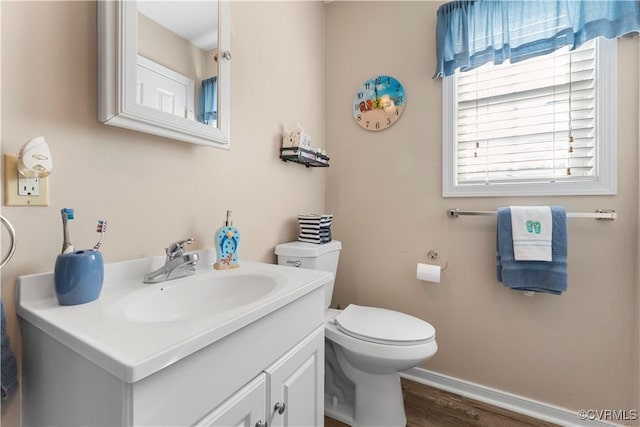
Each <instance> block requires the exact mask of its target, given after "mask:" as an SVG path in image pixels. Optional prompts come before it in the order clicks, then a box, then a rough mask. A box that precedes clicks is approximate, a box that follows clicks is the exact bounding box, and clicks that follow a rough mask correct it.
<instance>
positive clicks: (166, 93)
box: [98, 0, 231, 149]
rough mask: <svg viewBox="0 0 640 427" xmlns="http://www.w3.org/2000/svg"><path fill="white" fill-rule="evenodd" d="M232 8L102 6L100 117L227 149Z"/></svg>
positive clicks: (167, 0) (171, 1) (178, 3)
mask: <svg viewBox="0 0 640 427" xmlns="http://www.w3.org/2000/svg"><path fill="white" fill-rule="evenodd" d="M229 24H230V22H229V2H228V1H218V0H197V1H185V0H161V1H153V0H144V1H139V2H138V1H132V0H117V1H100V2H98V86H99V87H98V97H99V104H98V119H99V120H100V121H101V122H103V123H105V124H108V125H113V126H119V127H123V128H127V129H132V130H136V131H140V132H145V133H150V134H154V135H159V136H163V137H166V138H171V139H176V140H180V141H185V142H189V143H193V144H200V145H206V146H211V147H216V148H222V149H229V147H230V144H229V126H230V107H229V104H230V102H229V99H230V86H231V85H230V69H231V66H230V59H231V54H230V36H229Z"/></svg>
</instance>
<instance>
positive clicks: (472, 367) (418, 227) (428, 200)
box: [326, 1, 640, 410]
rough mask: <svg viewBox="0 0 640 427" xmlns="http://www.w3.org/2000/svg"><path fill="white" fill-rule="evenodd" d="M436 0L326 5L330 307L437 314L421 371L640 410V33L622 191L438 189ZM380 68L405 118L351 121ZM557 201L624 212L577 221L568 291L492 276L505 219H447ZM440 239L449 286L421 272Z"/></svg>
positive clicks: (626, 94)
mask: <svg viewBox="0 0 640 427" xmlns="http://www.w3.org/2000/svg"><path fill="white" fill-rule="evenodd" d="M440 4H441V3H440V2H376V1H371V2H333V3H330V4H329V5H328V6H327V18H326V19H327V30H326V31H327V52H328V53H327V89H328V94H327V150H328V153H329V155H330V156H331V160H332V163H331V167H330V168H329V170H328V172H327V184H326V208H327V211H329V212H331V213H333V214H334V215H335V216H334V222H333V236H334V238H336V239H338V240H341V241H342V242H343V251H342V255H341V259H340V266H339V271H338V275H337V282H336V289H335V292H334V300H333V301H334V303H336V304H337V303H339V304H341V305H342V306H345V305H346V304H348V303H359V304H368V305H374V306H380V307H387V308H391V309H398V310H402V311H405V312H407V313H410V314H412V315H416V316H418V317H420V318H422V319H425V320H427V321H429V322H430V323H432V324H433V325H434V326H435V328H436V331H437V340H438V345H439V350H438V353H437V354H436V356H435V357H434V358H433V359H432V360H430V361H428V362H427V363H426V364H425V365H424V368H426V369H429V370H433V371H436V372H440V373H443V374H447V375H451V376H454V377H457V378H461V379H464V380H467V381H471V382H474V383H478V384H482V385H484V386H488V387H494V388H497V389H500V390H504V391H507V392H511V393H515V394H518V395H522V396H525V397H528V398H531V399H535V400H538V401H542V402H547V403H550V404H553V405H557V406H561V407H566V408H570V409H573V410H577V409H580V408H594V409H598V408H611V409H613V408H617V409H638V401H639V400H640V397H639V396H638V388H637V385H636V382H637V379H638V362H639V360H638V327H637V324H638V278H637V271H636V265H637V262H638V248H637V245H636V243H637V239H638V237H637V236H638V173H637V170H638V126H637V119H638V39H637V38H633V39H628V38H625V39H622V40H620V42H619V71H618V78H619V80H618V85H619V91H618V149H619V154H618V159H619V161H618V183H619V184H618V186H619V191H618V195H617V196H606V197H604V196H603V197H547V198H545V197H536V198H461V199H455V198H448V199H444V198H442V196H441V194H442V193H441V186H442V179H441V173H442V160H441V158H442V149H441V139H442V125H441V121H442V114H441V110H442V102H441V89H442V88H441V81H440V80H432V79H431V76H432V74H433V71H434V69H435V40H434V38H435V22H436V9H437V7H438V6H439V5H440ZM376 74H389V75H392V76H395V77H396V78H398V79H399V80H400V81H401V82H402V84H403V85H404V88H405V90H406V93H407V106H406V108H405V110H404V113H403V115H402V117H400V119H399V120H398V122H397V123H396V124H395V125H394V126H392V127H391V128H389V129H387V130H384V131H382V132H368V131H365V130H363V129H361V128H360V127H359V126H357V124H356V123H355V122H354V120H353V118H352V114H351V105H352V101H353V96H354V94H355V91H356V89H357V88H358V86H359V85H360V84H361V83H362V82H363V81H364V80H365V79H367V78H369V77H372V76H374V75H376ZM513 204H534V205H535V204H545V205H546V204H560V205H564V206H566V208H567V209H568V210H569V211H580V212H582V211H584V212H591V211H594V210H595V209H597V208H613V209H616V210H617V212H618V213H619V219H618V220H616V221H614V222H601V221H595V220H587V219H575V220H570V221H569V226H568V227H569V289H568V291H567V293H566V294H565V295H562V296H552V295H536V296H534V297H526V296H524V295H523V294H522V293H519V292H515V291H512V290H509V289H507V288H505V287H503V286H502V285H500V284H498V283H497V282H496V279H495V218H491V217H461V218H459V219H449V218H447V216H446V210H447V209H448V208H452V207H459V208H462V209H472V210H495V209H496V207H498V206H506V205H513ZM430 249H435V250H437V251H438V252H439V253H440V255H441V256H443V257H444V258H446V259H447V260H448V262H449V268H448V270H447V271H446V272H445V273H444V275H443V277H442V282H441V283H440V284H437V285H436V284H429V283H426V282H421V281H417V280H416V279H415V265H416V263H417V262H421V261H424V260H426V255H427V252H428V251H429V250H430Z"/></svg>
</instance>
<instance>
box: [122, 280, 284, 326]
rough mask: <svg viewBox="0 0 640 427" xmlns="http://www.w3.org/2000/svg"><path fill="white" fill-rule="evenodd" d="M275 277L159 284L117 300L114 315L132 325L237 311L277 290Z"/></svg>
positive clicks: (179, 281)
mask: <svg viewBox="0 0 640 427" xmlns="http://www.w3.org/2000/svg"><path fill="white" fill-rule="evenodd" d="M276 284H277V283H276V280H275V279H274V278H273V277H272V276H267V275H260V274H236V275H229V276H226V277H215V278H212V277H210V276H206V275H202V276H198V275H196V276H192V277H188V278H185V279H182V280H178V281H168V282H163V283H158V284H156V285H154V286H150V287H146V288H144V289H140V290H138V291H136V292H134V293H133V294H132V295H128V296H127V297H126V298H123V299H121V300H120V301H117V302H116V303H115V304H114V306H113V312H112V315H115V316H122V317H124V319H125V320H127V321H130V322H172V321H179V320H184V319H189V318H199V317H202V316H205V315H206V314H207V313H218V314H219V313H220V312H222V311H229V310H236V309H239V308H241V307H243V306H245V305H247V304H251V303H254V302H256V301H259V300H260V299H262V298H263V297H265V296H266V295H267V294H269V293H270V292H272V291H273V290H274V289H275V287H276Z"/></svg>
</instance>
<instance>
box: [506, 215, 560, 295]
mask: <svg viewBox="0 0 640 427" xmlns="http://www.w3.org/2000/svg"><path fill="white" fill-rule="evenodd" d="M551 217H552V220H553V231H552V236H551V240H552V242H551V257H552V260H551V261H549V262H547V261H516V260H515V259H514V257H513V239H512V234H511V209H510V208H499V209H498V221H497V233H496V240H497V242H496V243H497V255H496V259H497V276H498V282H501V283H502V284H504V285H505V286H507V287H509V288H511V289H515V290H518V291H533V292H546V293H549V294H554V295H560V294H562V292H564V291H566V290H567V215H566V212H565V209H564V208H562V207H559V206H552V207H551Z"/></svg>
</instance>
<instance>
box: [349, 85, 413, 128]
mask: <svg viewBox="0 0 640 427" xmlns="http://www.w3.org/2000/svg"><path fill="white" fill-rule="evenodd" d="M405 103H406V95H405V92H404V88H403V87H402V84H401V83H400V82H399V81H398V80H397V79H395V78H394V77H391V76H388V75H378V76H373V77H371V78H370V79H368V80H366V81H365V82H364V83H362V85H361V86H360V87H359V88H358V90H357V91H356V93H355V97H354V101H353V118H354V119H355V121H356V123H358V125H359V126H360V127H362V128H363V129H367V130H370V131H380V130H384V129H387V128H388V127H390V126H392V125H393V124H394V123H395V122H396V121H397V120H398V118H399V117H400V115H401V114H402V111H403V109H404V106H405Z"/></svg>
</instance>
